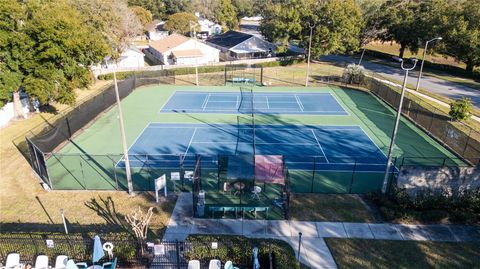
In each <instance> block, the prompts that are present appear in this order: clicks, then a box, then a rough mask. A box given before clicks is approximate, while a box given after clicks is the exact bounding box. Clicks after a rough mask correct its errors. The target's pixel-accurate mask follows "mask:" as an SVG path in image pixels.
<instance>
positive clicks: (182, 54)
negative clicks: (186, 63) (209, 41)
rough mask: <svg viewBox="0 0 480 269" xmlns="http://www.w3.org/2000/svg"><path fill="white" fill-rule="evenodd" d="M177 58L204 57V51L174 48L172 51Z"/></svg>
mask: <svg viewBox="0 0 480 269" xmlns="http://www.w3.org/2000/svg"><path fill="white" fill-rule="evenodd" d="M172 54H173V56H175V58H190V57H202V56H203V53H202V51H201V50H199V49H190V50H174V51H172Z"/></svg>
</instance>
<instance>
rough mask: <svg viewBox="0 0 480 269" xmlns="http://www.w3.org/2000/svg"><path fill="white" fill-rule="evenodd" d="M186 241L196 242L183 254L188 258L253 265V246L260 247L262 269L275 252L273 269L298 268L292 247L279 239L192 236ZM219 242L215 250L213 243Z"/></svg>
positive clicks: (266, 266)
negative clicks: (270, 254)
mask: <svg viewBox="0 0 480 269" xmlns="http://www.w3.org/2000/svg"><path fill="white" fill-rule="evenodd" d="M186 241H187V242H191V243H193V246H192V251H188V252H187V251H186V252H185V253H184V256H185V258H186V259H188V260H192V259H198V260H210V259H220V260H221V261H223V262H225V261H228V260H230V261H232V262H233V263H234V264H243V263H248V264H251V258H252V249H253V247H258V250H259V253H258V255H259V257H258V259H259V262H260V265H261V266H260V268H269V253H270V251H271V252H272V256H273V263H274V264H273V268H277V269H282V268H285V269H299V268H300V266H299V264H298V263H297V260H296V258H295V252H294V251H293V249H292V247H291V246H290V245H289V244H288V243H286V242H284V241H281V240H277V239H253V238H247V237H244V236H230V235H225V236H204V235H191V236H189V237H188V238H187V240H186ZM212 242H217V243H218V248H217V249H212V248H211V243H212Z"/></svg>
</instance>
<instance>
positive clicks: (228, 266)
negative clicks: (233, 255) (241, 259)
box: [224, 261, 239, 269]
mask: <svg viewBox="0 0 480 269" xmlns="http://www.w3.org/2000/svg"><path fill="white" fill-rule="evenodd" d="M224 268H225V269H239V268H238V267H235V266H233V263H232V261H227V262H226V263H225V266H224Z"/></svg>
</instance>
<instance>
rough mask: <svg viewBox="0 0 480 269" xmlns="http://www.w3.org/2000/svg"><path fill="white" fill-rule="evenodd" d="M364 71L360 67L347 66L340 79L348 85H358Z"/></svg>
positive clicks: (354, 65)
mask: <svg viewBox="0 0 480 269" xmlns="http://www.w3.org/2000/svg"><path fill="white" fill-rule="evenodd" d="M364 71H365V69H364V68H363V66H361V65H356V64H349V65H348V66H347V67H346V68H345V70H343V75H342V79H343V81H344V82H346V83H348V84H353V83H355V84H360V83H361V82H362V79H363V73H364Z"/></svg>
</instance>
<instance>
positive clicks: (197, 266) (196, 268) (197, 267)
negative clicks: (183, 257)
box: [188, 260, 200, 269]
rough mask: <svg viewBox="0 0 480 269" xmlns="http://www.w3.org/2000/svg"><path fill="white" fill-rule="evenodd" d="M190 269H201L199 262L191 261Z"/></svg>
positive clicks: (189, 263)
mask: <svg viewBox="0 0 480 269" xmlns="http://www.w3.org/2000/svg"><path fill="white" fill-rule="evenodd" d="M188 269H200V261H199V260H191V261H189V262H188Z"/></svg>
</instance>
